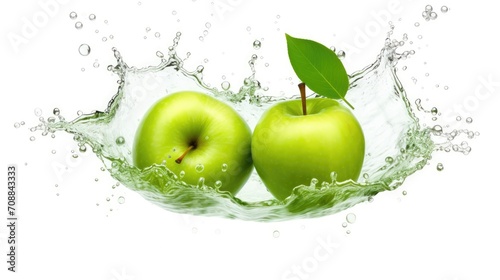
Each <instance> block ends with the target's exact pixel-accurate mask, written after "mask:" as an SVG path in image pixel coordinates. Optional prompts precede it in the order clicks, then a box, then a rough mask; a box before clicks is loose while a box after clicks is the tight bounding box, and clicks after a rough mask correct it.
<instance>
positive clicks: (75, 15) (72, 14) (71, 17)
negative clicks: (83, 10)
mask: <svg viewBox="0 0 500 280" xmlns="http://www.w3.org/2000/svg"><path fill="white" fill-rule="evenodd" d="M77 17H78V15H77V14H76V13H75V12H71V13H69V18H70V19H76V18H77Z"/></svg>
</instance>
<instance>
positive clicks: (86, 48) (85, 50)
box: [78, 44, 90, 56]
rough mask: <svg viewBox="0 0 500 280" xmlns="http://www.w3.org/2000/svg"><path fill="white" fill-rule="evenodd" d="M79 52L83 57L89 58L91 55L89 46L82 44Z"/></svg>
mask: <svg viewBox="0 0 500 280" xmlns="http://www.w3.org/2000/svg"><path fill="white" fill-rule="evenodd" d="M78 52H79V53H80V54H81V55H83V56H87V55H89V54H90V46H89V45H87V44H81V45H80V47H78Z"/></svg>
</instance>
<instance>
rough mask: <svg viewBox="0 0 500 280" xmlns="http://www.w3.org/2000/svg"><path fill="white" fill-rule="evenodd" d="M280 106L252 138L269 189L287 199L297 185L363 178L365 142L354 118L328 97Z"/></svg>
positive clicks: (256, 160)
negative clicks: (334, 178) (332, 175)
mask: <svg viewBox="0 0 500 280" xmlns="http://www.w3.org/2000/svg"><path fill="white" fill-rule="evenodd" d="M302 104H303V103H302V101H301V100H292V101H285V102H281V103H278V104H275V105H274V106H272V107H271V108H270V109H268V110H267V111H266V112H265V113H264V114H263V116H262V117H261V119H260V121H259V123H258V124H257V126H256V127H255V130H254V133H253V136H252V158H253V162H254V166H255V169H256V170H257V172H258V174H259V176H260V177H261V179H262V181H263V182H264V184H265V185H266V187H267V189H268V190H269V192H271V194H273V195H274V196H275V197H276V198H277V199H279V200H284V199H286V198H287V197H288V196H290V195H291V194H292V191H293V189H294V188H295V187H297V186H299V185H309V184H310V183H311V180H312V179H313V178H314V179H317V180H318V184H321V183H322V182H324V181H325V182H331V180H332V179H331V173H332V172H335V173H336V174H337V177H336V180H337V181H338V182H342V181H345V180H354V181H355V180H357V179H358V177H359V174H360V172H361V168H362V166H363V160H364V153H365V139H364V135H363V131H362V129H361V126H360V124H359V123H358V121H357V120H356V118H355V117H354V115H353V114H352V113H351V112H350V111H349V110H348V109H347V108H346V107H344V106H342V105H341V104H339V103H338V102H337V101H335V100H332V99H328V98H314V99H308V100H307V105H306V107H307V112H308V114H307V115H304V113H303V108H302Z"/></svg>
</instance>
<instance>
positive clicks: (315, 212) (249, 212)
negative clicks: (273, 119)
mask: <svg viewBox="0 0 500 280" xmlns="http://www.w3.org/2000/svg"><path fill="white" fill-rule="evenodd" d="M427 12H429V11H427ZM70 17H71V18H72V19H74V18H76V13H75V14H74V15H73V13H72V14H71V15H70ZM430 17H431V18H432V15H430ZM158 36H159V35H158ZM180 37H181V34H180V33H178V34H177V35H176V37H175V39H174V40H173V44H172V46H171V47H170V48H169V49H168V52H167V53H166V54H164V53H162V52H157V56H158V57H159V58H160V63H159V65H157V66H150V67H147V68H136V67H133V66H128V65H127V64H126V62H125V59H124V58H123V57H122V56H121V55H120V53H119V51H118V50H117V49H113V53H114V56H115V58H116V64H115V65H110V66H108V70H110V71H112V72H114V73H115V74H116V75H117V76H118V77H119V86H118V90H117V92H116V94H115V95H114V96H113V98H112V99H111V100H110V101H109V104H108V107H107V109H106V110H105V111H104V112H101V111H95V112H93V113H90V114H79V117H78V118H76V119H75V120H72V121H67V120H65V118H64V117H63V116H62V115H61V114H60V110H59V109H58V108H55V109H54V110H53V115H51V116H50V117H48V118H47V119H45V118H44V117H42V116H41V112H36V115H37V117H39V120H40V124H39V125H38V126H36V127H34V128H32V131H41V132H42V135H49V134H50V135H52V136H53V135H54V133H56V132H65V133H70V134H72V135H74V140H75V141H77V142H78V145H79V147H80V152H81V153H84V152H86V153H88V152H93V153H94V154H95V155H96V156H97V157H99V158H100V159H101V160H102V161H103V163H104V165H105V166H106V168H107V170H108V171H109V173H110V174H111V176H112V177H114V178H115V179H116V180H118V181H119V182H121V183H122V184H123V185H125V186H127V187H128V188H130V189H131V190H134V191H136V192H138V193H140V194H141V195H142V196H143V197H144V198H146V199H148V200H150V201H152V202H154V203H155V204H157V205H159V206H160V207H163V208H164V209H167V210H169V211H172V212H179V213H190V214H195V215H206V216H221V217H226V218H235V219H242V220H253V221H279V220H289V219H295V218H306V217H319V216H324V215H329V214H333V213H337V212H339V211H342V210H344V209H347V208H349V207H352V206H353V205H356V204H358V203H360V202H364V201H371V200H372V198H373V196H375V195H376V194H377V193H379V192H383V191H390V190H394V189H396V188H398V187H399V186H400V185H401V184H402V183H403V182H404V181H405V179H406V178H407V177H408V176H410V175H412V174H414V173H415V172H417V171H418V170H420V169H422V168H424V166H426V165H427V164H428V162H429V160H430V159H431V156H432V154H433V153H434V152H436V151H456V152H462V153H464V154H467V153H468V152H470V147H469V146H468V144H467V143H466V142H462V143H461V144H460V145H458V144H455V143H454V141H453V140H455V138H456V137H457V136H459V135H464V134H465V135H466V136H467V135H468V136H469V138H471V137H470V136H471V133H472V138H473V137H474V135H477V134H474V132H471V131H468V130H453V131H451V132H445V131H444V130H443V128H442V127H441V126H439V125H436V126H434V127H427V126H423V125H421V124H420V122H419V120H418V118H417V117H416V115H415V114H414V110H419V111H423V112H426V113H430V114H433V115H435V114H437V109H435V108H432V109H431V110H429V111H426V110H425V109H424V108H423V107H422V105H421V101H420V100H417V101H416V102H415V104H414V105H413V104H412V103H411V102H410V101H409V100H408V98H407V95H406V92H405V89H404V87H403V85H402V84H401V82H400V80H399V79H398V76H397V74H396V73H397V70H396V69H397V64H398V62H399V60H401V59H405V58H407V57H408V56H409V55H411V54H412V52H411V51H402V52H400V51H399V49H400V48H402V47H401V46H403V45H404V42H405V41H406V40H407V39H406V38H403V40H401V41H398V40H393V39H391V38H388V39H387V40H386V43H385V45H384V46H383V48H382V50H381V52H380V54H379V56H378V57H377V58H376V60H375V61H374V62H373V63H372V64H370V65H369V66H367V67H366V68H364V69H363V70H360V71H358V72H355V73H353V74H352V75H350V80H351V87H350V89H349V92H348V95H347V96H348V98H349V100H350V102H351V103H352V104H353V106H354V107H355V108H360V109H359V110H354V111H353V113H354V114H355V115H356V117H357V119H358V121H359V122H360V124H361V125H362V127H363V130H364V133H365V139H366V156H365V162H364V166H363V169H362V172H361V174H362V175H361V176H360V178H359V180H358V181H357V182H352V181H348V182H337V181H336V180H335V173H334V172H332V174H331V181H328V182H318V180H315V179H313V180H312V182H311V184H310V185H301V186H297V187H296V188H295V190H294V192H293V194H292V195H291V196H290V197H289V198H287V199H286V200H285V201H283V202H280V201H278V200H275V199H273V197H272V196H271V195H270V194H269V193H268V192H267V191H266V188H265V186H264V185H263V183H262V182H261V181H260V179H259V177H258V175H257V174H256V172H255V171H254V173H253V174H252V176H251V178H250V179H249V181H248V182H247V184H246V185H245V186H244V187H243V190H242V191H241V192H240V194H238V195H236V197H235V196H232V195H231V194H229V193H222V192H219V191H217V190H216V189H214V188H212V187H210V186H205V185H204V184H203V180H200V184H198V185H196V186H192V185H187V184H185V183H184V182H182V178H179V177H177V176H176V175H174V174H173V173H172V172H170V171H169V170H168V169H167V168H166V167H165V166H164V165H155V166H151V167H150V168H147V169H145V170H139V169H138V168H136V167H134V166H133V164H132V163H133V160H132V146H133V139H134V134H135V132H136V129H137V127H138V125H139V123H140V121H141V119H142V117H143V116H144V114H145V113H146V111H147V110H148V109H149V108H150V106H151V105H152V104H153V103H155V102H156V101H157V100H158V99H160V98H162V97H163V96H166V95H168V94H170V93H174V92H177V91H180V90H187V89H188V90H194V91H202V92H206V93H208V94H211V95H213V96H215V97H217V98H219V99H220V100H222V101H224V102H226V103H228V104H230V105H231V106H233V107H234V108H235V109H236V110H237V111H238V112H239V113H240V114H241V115H242V116H243V117H244V119H245V120H246V121H247V122H248V123H249V125H250V127H254V126H255V124H256V122H257V121H258V120H259V118H260V116H261V115H262V113H263V112H264V111H265V110H266V109H267V108H268V107H269V106H271V105H272V104H274V103H275V102H278V101H280V100H277V99H276V98H274V97H269V96H266V94H265V93H266V91H265V90H263V89H262V88H261V87H260V83H259V81H258V80H256V79H255V70H254V64H255V63H256V60H257V56H253V57H251V58H250V60H249V66H250V69H251V71H252V73H251V75H250V76H249V77H247V78H246V79H245V80H244V81H243V83H242V86H241V87H240V88H239V89H238V90H233V89H232V88H233V87H232V86H231V85H230V84H229V83H228V82H227V81H225V82H224V83H223V84H222V85H221V89H218V88H214V87H210V86H208V85H207V84H205V83H204V82H203V72H204V69H203V66H198V68H197V69H195V70H194V71H190V70H188V69H185V68H184V66H183V60H182V59H181V58H180V57H179V56H178V55H177V53H176V47H177V45H178V43H179V40H180ZM253 47H254V48H260V47H261V43H260V41H255V42H254V43H253ZM79 52H80V53H81V54H82V55H87V54H88V53H89V52H90V47H88V48H87V45H85V44H82V46H80V49H79ZM293 98H297V97H294V96H292V97H288V98H286V99H293ZM361 108H362V109H361ZM467 122H472V119H471V120H467ZM33 140H35V138H34V137H33ZM75 155H76V154H75ZM76 156H77V155H76ZM443 168H444V167H443V164H441V163H439V164H438V166H437V167H436V169H437V170H439V171H440V170H443ZM120 201H121V202H120V203H124V202H125V199H124V198H120ZM354 221H355V216H354V214H352V215H351V216H349V217H348V219H347V222H349V223H353V222H354Z"/></svg>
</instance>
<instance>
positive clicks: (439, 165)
mask: <svg viewBox="0 0 500 280" xmlns="http://www.w3.org/2000/svg"><path fill="white" fill-rule="evenodd" d="M436 169H437V171H442V170H443V169H444V166H443V164H442V163H438V164H437V166H436Z"/></svg>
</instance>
